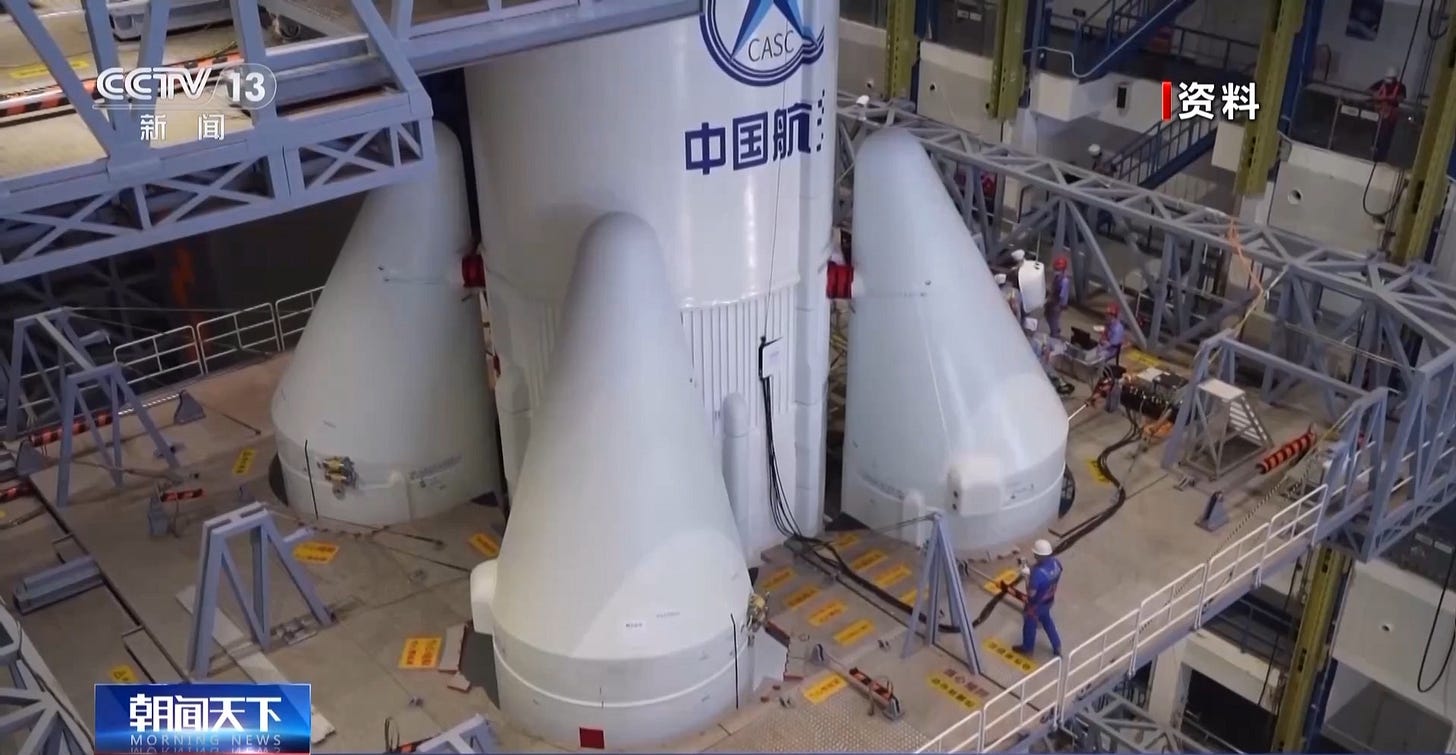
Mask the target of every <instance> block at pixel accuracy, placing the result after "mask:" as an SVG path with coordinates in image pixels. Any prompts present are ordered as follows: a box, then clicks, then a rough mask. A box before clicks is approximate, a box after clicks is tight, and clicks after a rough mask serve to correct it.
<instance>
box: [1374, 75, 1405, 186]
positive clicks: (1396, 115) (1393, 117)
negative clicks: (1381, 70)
mask: <svg viewBox="0 0 1456 755" xmlns="http://www.w3.org/2000/svg"><path fill="white" fill-rule="evenodd" d="M1369 91H1370V96H1371V99H1373V100H1374V101H1375V110H1376V112H1378V113H1379V114H1380V120H1379V121H1378V122H1377V123H1376V126H1375V144H1374V148H1373V149H1372V152H1373V157H1374V159H1375V162H1378V163H1383V162H1385V160H1386V158H1387V157H1389V155H1390V142H1391V140H1392V139H1393V138H1394V137H1395V129H1396V127H1397V126H1398V125H1399V124H1400V106H1401V104H1402V103H1404V102H1405V96H1406V89H1405V83H1404V82H1402V81H1401V80H1400V74H1398V73H1396V71H1395V69H1394V68H1387V69H1385V78H1383V79H1381V80H1380V81H1377V82H1375V83H1374V84H1371V85H1370V90H1369Z"/></svg>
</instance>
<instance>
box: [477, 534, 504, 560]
mask: <svg viewBox="0 0 1456 755" xmlns="http://www.w3.org/2000/svg"><path fill="white" fill-rule="evenodd" d="M470 545H471V546H473V547H474V548H475V549H476V550H478V551H480V555H482V556H485V557H486V558H495V557H496V556H499V555H500V543H499V542H497V541H496V539H495V538H493V537H491V536H490V535H487V534H485V533H484V532H477V533H475V534H474V535H471V536H470Z"/></svg>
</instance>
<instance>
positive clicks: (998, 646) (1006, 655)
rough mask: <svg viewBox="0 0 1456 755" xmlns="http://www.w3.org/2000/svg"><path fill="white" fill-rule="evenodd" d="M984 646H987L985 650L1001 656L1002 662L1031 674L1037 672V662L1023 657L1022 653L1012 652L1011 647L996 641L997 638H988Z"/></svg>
mask: <svg viewBox="0 0 1456 755" xmlns="http://www.w3.org/2000/svg"><path fill="white" fill-rule="evenodd" d="M983 644H984V645H985V648H986V649H987V650H989V651H991V652H992V653H995V654H996V655H999V656H1001V659H1002V660H1004V661H1006V662H1007V663H1009V664H1011V665H1012V666H1015V667H1016V668H1019V669H1021V670H1022V671H1025V672H1027V673H1031V672H1032V671H1035V670H1036V661H1033V660H1032V659H1030V658H1027V657H1026V656H1024V655H1022V654H1021V653H1018V652H1016V651H1015V650H1012V649H1011V647H1010V646H1009V645H1007V644H1006V643H1004V642H1002V641H1000V640H998V639H996V638H995V637H988V638H986V642H985V643H983Z"/></svg>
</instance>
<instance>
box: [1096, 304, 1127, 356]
mask: <svg viewBox="0 0 1456 755" xmlns="http://www.w3.org/2000/svg"><path fill="white" fill-rule="evenodd" d="M1121 314H1122V311H1121V309H1119V308H1118V306H1117V302H1112V303H1111V304H1108V305H1107V320H1106V321H1105V322H1104V323H1103V324H1102V328H1101V330H1102V340H1101V342H1100V346H1101V349H1102V356H1103V357H1104V358H1105V359H1106V360H1107V361H1109V362H1111V363H1113V364H1117V365H1121V364H1122V362H1121V358H1122V341H1123V339H1124V338H1125V337H1126V335H1127V332H1126V329H1125V328H1123V325H1122V318H1121V317H1120V316H1119V315H1121Z"/></svg>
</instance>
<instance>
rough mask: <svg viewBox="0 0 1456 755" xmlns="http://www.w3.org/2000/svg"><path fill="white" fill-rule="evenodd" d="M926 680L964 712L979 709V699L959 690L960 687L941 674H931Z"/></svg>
mask: <svg viewBox="0 0 1456 755" xmlns="http://www.w3.org/2000/svg"><path fill="white" fill-rule="evenodd" d="M926 679H927V680H928V681H929V682H930V686H932V687H934V688H935V689H936V690H938V691H939V692H940V694H942V695H945V696H946V697H949V698H950V699H952V700H954V701H956V702H957V703H959V704H960V705H961V707H963V708H965V709H966V710H975V709H977V708H979V707H981V700H980V698H978V697H976V696H975V695H972V694H971V693H969V692H966V691H965V690H963V689H961V688H960V685H958V684H956V683H955V682H953V681H951V680H950V679H947V678H946V677H944V676H942V675H941V674H931V675H930V676H928V677H926Z"/></svg>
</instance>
